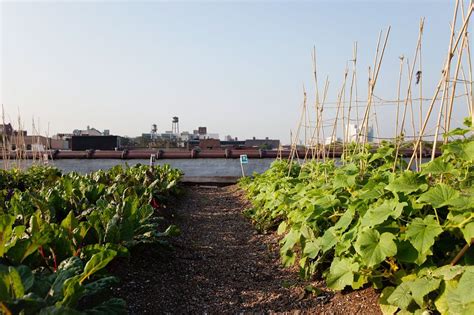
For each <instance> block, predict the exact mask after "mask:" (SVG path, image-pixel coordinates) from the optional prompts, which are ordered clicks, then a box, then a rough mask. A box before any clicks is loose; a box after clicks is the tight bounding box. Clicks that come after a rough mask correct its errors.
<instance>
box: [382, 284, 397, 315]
mask: <svg viewBox="0 0 474 315" xmlns="http://www.w3.org/2000/svg"><path fill="white" fill-rule="evenodd" d="M394 290H395V288H394V287H385V288H384V289H383V290H382V293H381V294H380V297H379V306H380V310H381V311H382V313H383V314H384V315H393V314H395V312H396V311H397V310H398V306H395V305H391V304H390V303H388V298H389V297H390V295H391V294H392V293H393V291H394Z"/></svg>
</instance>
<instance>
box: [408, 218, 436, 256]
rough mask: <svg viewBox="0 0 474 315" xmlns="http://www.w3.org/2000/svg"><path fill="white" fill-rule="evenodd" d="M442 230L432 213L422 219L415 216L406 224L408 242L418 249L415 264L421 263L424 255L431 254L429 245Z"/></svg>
mask: <svg viewBox="0 0 474 315" xmlns="http://www.w3.org/2000/svg"><path fill="white" fill-rule="evenodd" d="M442 232H443V229H442V228H441V226H440V225H439V223H438V221H436V219H435V217H434V216H432V215H428V216H426V217H425V218H424V219H421V218H415V219H414V220H413V221H412V222H410V224H408V226H407V230H406V235H407V239H408V240H409V241H410V243H411V244H412V245H413V247H415V249H416V250H417V251H418V254H419V256H418V259H417V264H419V265H421V264H422V263H423V262H425V260H426V256H427V255H429V254H431V247H432V246H433V244H434V242H435V238H436V237H437V236H438V235H440V234H441V233H442Z"/></svg>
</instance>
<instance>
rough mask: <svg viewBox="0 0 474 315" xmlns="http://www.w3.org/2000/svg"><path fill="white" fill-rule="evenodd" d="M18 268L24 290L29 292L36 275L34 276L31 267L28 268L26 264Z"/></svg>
mask: <svg viewBox="0 0 474 315" xmlns="http://www.w3.org/2000/svg"><path fill="white" fill-rule="evenodd" d="M16 270H17V271H18V274H19V275H20V278H21V282H22V283H23V287H24V290H25V292H27V291H28V290H29V289H31V287H32V286H33V284H34V282H35V277H34V276H33V273H32V272H31V269H30V268H28V267H27V266H24V265H21V266H18V267H16Z"/></svg>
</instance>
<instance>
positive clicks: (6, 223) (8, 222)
mask: <svg viewBox="0 0 474 315" xmlns="http://www.w3.org/2000/svg"><path fill="white" fill-rule="evenodd" d="M14 222H15V217H14V216H12V215H8V214H2V215H0V257H3V255H4V254H5V246H6V244H7V242H8V241H10V237H11V234H12V227H13V223H14Z"/></svg>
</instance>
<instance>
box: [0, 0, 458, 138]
mask: <svg viewBox="0 0 474 315" xmlns="http://www.w3.org/2000/svg"><path fill="white" fill-rule="evenodd" d="M453 10H454V1H402V0H400V1H368V2H362V1H309V2H300V1H288V2H267V1H265V2H263V1H247V2H195V1H193V2H158V1H148V2H135V1H133V2H132V1H130V2H129V1H122V2H112V1H100V2H99V1H96V2H94V1H81V2H72V1H54V2H39V1H36V2H18V1H16V2H8V1H7V2H5V1H4V2H1V4H0V20H1V23H0V27H1V30H0V36H1V37H0V45H1V47H0V52H1V58H0V60H1V62H0V81H1V82H0V101H1V103H2V104H3V106H4V108H5V112H6V118H7V119H6V120H7V121H8V120H12V121H13V123H14V124H15V123H16V121H17V117H18V113H19V114H20V116H21V119H22V120H23V122H24V124H25V127H26V129H28V130H29V131H31V128H32V121H33V120H34V121H35V125H36V127H37V128H40V129H41V132H42V133H45V132H48V134H50V135H52V134H55V133H57V132H72V130H73V129H85V128H86V126H88V125H89V126H91V127H95V128H97V129H100V130H103V129H110V130H111V133H112V134H118V135H128V136H137V135H140V134H141V133H146V132H149V131H150V129H151V125H152V124H153V123H156V124H157V125H158V130H159V132H164V131H165V130H171V118H172V117H173V116H178V117H179V119H180V130H181V131H184V130H189V131H192V130H193V129H197V127H198V126H207V128H208V132H212V133H219V135H220V137H221V138H223V137H224V136H225V135H232V136H233V137H239V139H245V138H250V137H253V136H255V137H257V138H262V137H270V138H279V139H282V140H283V142H285V143H288V142H289V138H290V129H292V130H295V129H296V125H297V123H298V119H299V116H300V111H301V104H302V100H303V86H304V88H305V89H306V91H307V95H308V106H313V105H314V94H315V88H314V81H313V73H312V58H311V52H312V49H313V47H315V49H316V55H317V67H318V78H319V81H320V82H319V89H320V90H322V89H323V81H324V79H325V78H326V76H328V77H329V82H330V84H329V90H328V96H327V102H328V104H327V106H328V107H327V109H326V110H325V113H324V114H325V115H326V116H325V119H328V121H329V119H330V118H331V117H334V115H335V109H334V106H335V105H334V103H333V102H335V101H336V100H337V95H338V92H339V90H340V89H341V86H342V82H343V76H344V69H345V67H346V65H349V70H350V69H351V65H352V63H351V62H350V61H349V60H351V59H352V51H353V45H354V42H355V41H357V45H358V60H357V77H358V83H357V85H358V92H359V95H358V98H359V99H361V100H364V97H365V95H366V90H367V80H368V67H369V65H372V63H373V59H374V55H375V48H376V45H377V39H378V36H379V32H380V31H381V30H384V31H386V29H387V27H388V26H391V32H390V36H389V40H388V44H387V48H386V51H385V54H384V59H383V63H382V66H381V71H380V74H379V78H378V81H377V85H376V88H375V94H376V95H377V96H380V97H382V98H384V99H391V100H393V99H396V95H397V82H398V76H399V58H398V57H399V56H401V55H404V56H405V57H407V58H408V59H409V60H410V59H412V58H413V55H414V51H415V48H416V42H417V38H418V27H419V21H420V18H421V17H425V27H424V35H423V44H422V67H423V96H424V97H431V96H432V95H433V92H434V88H435V86H436V84H437V82H438V80H439V78H440V73H441V69H442V67H443V62H444V59H445V56H446V53H447V48H448V44H449V34H450V25H449V23H450V21H451V20H452V15H453ZM404 72H405V74H406V73H407V69H406V66H405V67H404ZM405 74H404V75H405ZM404 82H405V83H404V84H403V87H402V91H405V90H406V85H407V83H406V78H405V81H404ZM460 91H461V92H463V90H462V89H461V90H460ZM461 92H460V93H461ZM403 93H405V92H402V94H403ZM347 95H348V94H347ZM413 96H414V97H418V88H416V89H415V92H414V95H413ZM346 97H347V96H346ZM458 103H459V106H458V107H457V108H456V109H455V114H454V124H458V123H459V122H460V121H462V118H463V117H465V116H467V106H466V105H465V102H458ZM331 104H332V105H331ZM360 105H361V106H362V105H364V103H361V104H360ZM331 106H332V108H331ZM417 106H418V105H417ZM424 106H425V107H426V106H427V103H426V104H425V105H424ZM360 110H361V111H362V109H360ZM416 114H417V113H415V114H414V115H415V119H416V121H418V119H419V118H417V117H416ZM394 115H395V106H393V105H391V106H381V107H380V108H378V109H377V117H378V121H379V129H380V135H381V136H391V135H392V134H393V129H394V124H395V121H394Z"/></svg>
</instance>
